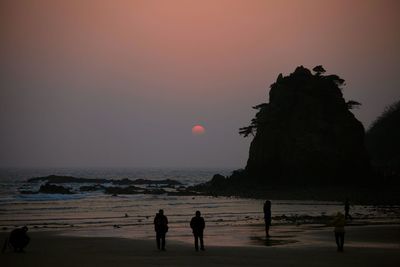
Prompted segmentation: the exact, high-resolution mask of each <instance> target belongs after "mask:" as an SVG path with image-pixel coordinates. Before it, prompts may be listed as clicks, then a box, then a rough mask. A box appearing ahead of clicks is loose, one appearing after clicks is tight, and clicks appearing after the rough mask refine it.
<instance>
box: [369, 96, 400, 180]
mask: <svg viewBox="0 0 400 267" xmlns="http://www.w3.org/2000/svg"><path fill="white" fill-rule="evenodd" d="M366 144H367V149H368V152H369V155H370V156H371V162H372V165H373V167H374V168H375V170H376V171H377V172H378V173H379V174H380V175H383V176H384V177H393V178H397V179H398V177H400V100H399V101H397V102H396V103H394V104H393V105H391V106H389V107H387V108H386V110H385V111H384V112H383V114H382V115H381V116H380V117H379V118H378V119H377V120H376V121H375V122H374V123H373V124H372V126H371V127H370V128H369V129H368V131H367V134H366Z"/></svg>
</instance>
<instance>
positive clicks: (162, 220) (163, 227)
mask: <svg viewBox="0 0 400 267" xmlns="http://www.w3.org/2000/svg"><path fill="white" fill-rule="evenodd" d="M154 231H156V232H157V233H166V232H168V219H167V216H165V215H160V214H158V213H157V215H156V217H155V218H154Z"/></svg>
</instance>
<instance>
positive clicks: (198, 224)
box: [190, 216, 206, 234]
mask: <svg viewBox="0 0 400 267" xmlns="http://www.w3.org/2000/svg"><path fill="white" fill-rule="evenodd" d="M205 227H206V223H205V222H204V218H203V217H197V216H195V217H193V218H192V220H191V221H190V228H192V230H193V234H202V233H203V231H204V228H205Z"/></svg>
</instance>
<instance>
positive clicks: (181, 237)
mask: <svg viewBox="0 0 400 267" xmlns="http://www.w3.org/2000/svg"><path fill="white" fill-rule="evenodd" d="M231 170H232V169H188V168H187V169H185V168H181V169H179V168H176V169H167V168H164V169H163V168H86V169H83V168H80V169H68V168H48V169H1V170H0V231H10V229H13V228H14V227H18V226H23V225H27V226H28V227H29V228H30V229H31V230H30V231H42V230H45V231H49V230H54V231H59V232H62V233H66V234H73V235H81V236H114V237H127V238H137V239H149V238H153V236H154V229H153V219H154V216H155V214H156V213H157V212H158V210H159V209H163V210H164V213H165V215H167V217H168V220H169V233H168V236H169V237H170V238H172V239H175V240H178V241H191V230H190V227H189V222H190V219H191V218H192V217H193V216H194V213H195V211H196V210H199V211H201V213H202V216H204V218H205V220H206V227H207V231H206V233H207V234H208V236H213V239H214V242H216V243H218V242H220V243H221V244H222V243H223V244H225V245H226V244H227V243H228V244H243V243H246V242H248V241H249V240H250V238H251V237H252V238H254V237H256V238H257V236H262V235H263V231H264V230H263V229H264V228H263V202H264V200H261V199H247V198H236V197H211V196H168V195H166V194H165V195H164V194H161V195H151V194H134V195H118V196H112V195H108V194H104V193H103V192H100V191H97V192H78V193H76V194H72V195H63V194H21V193H20V192H19V191H20V190H34V191H35V190H38V184H36V183H27V179H29V178H32V177H41V176H47V175H51V174H54V175H68V176H74V177H82V178H107V179H122V178H129V179H131V180H133V179H138V178H142V179H149V180H161V179H173V180H177V181H179V182H181V183H182V184H183V185H185V186H188V185H194V184H198V183H202V182H206V181H208V180H210V179H211V178H212V176H213V175H214V174H216V173H220V174H222V175H229V174H230V172H231ZM62 185H63V186H65V187H70V188H75V189H76V188H78V187H79V186H82V185H84V184H62ZM391 208H393V207H391ZM397 209H398V207H397ZM337 211H343V204H342V203H340V202H334V201H313V200H308V201H304V200H302V201H296V200H272V214H273V225H282V224H299V223H304V216H309V217H311V218H313V217H318V216H324V215H333V214H335V213H336V212H337ZM351 212H352V214H353V217H357V218H359V219H360V220H362V219H369V220H371V219H374V220H384V221H386V222H387V221H390V220H394V221H397V222H398V220H399V216H398V214H397V213H390V212H388V209H385V208H384V207H374V206H352V209H351ZM282 216H284V217H282ZM309 217H308V218H309ZM282 218H289V219H288V220H285V219H282ZM297 218H299V219H298V220H297ZM301 218H303V219H301Z"/></svg>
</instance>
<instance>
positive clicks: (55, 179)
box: [28, 175, 182, 187]
mask: <svg viewBox="0 0 400 267" xmlns="http://www.w3.org/2000/svg"><path fill="white" fill-rule="evenodd" d="M43 181H46V182H48V183H52V184H65V183H88V184H90V183H94V184H107V183H111V184H114V185H165V186H168V187H173V186H178V185H182V183H180V182H178V181H176V180H171V179H164V180H148V179H135V180H130V179H128V178H124V179H120V180H115V179H99V178H77V177H73V176H59V175H49V176H44V177H35V178H30V179H28V182H29V183H35V182H43Z"/></svg>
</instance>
